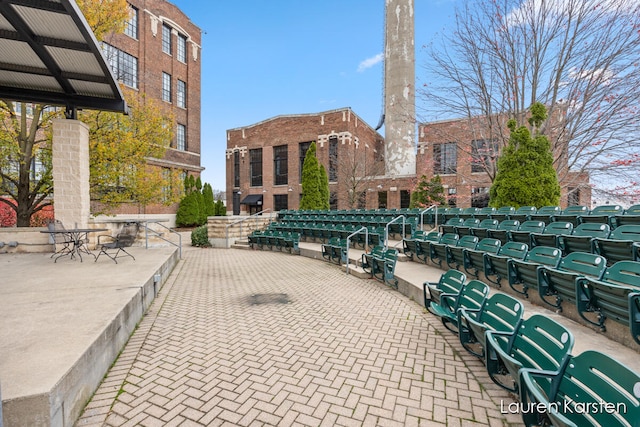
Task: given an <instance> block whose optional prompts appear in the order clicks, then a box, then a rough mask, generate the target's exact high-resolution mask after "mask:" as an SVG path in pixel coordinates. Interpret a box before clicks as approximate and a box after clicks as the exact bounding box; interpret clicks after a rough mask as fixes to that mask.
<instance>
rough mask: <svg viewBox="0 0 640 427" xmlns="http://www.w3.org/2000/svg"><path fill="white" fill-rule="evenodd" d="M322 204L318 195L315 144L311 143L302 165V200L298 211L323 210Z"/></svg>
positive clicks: (318, 177)
mask: <svg viewBox="0 0 640 427" xmlns="http://www.w3.org/2000/svg"><path fill="white" fill-rule="evenodd" d="M323 206H324V203H323V201H322V195H321V194H320V169H319V167H318V159H317V158H316V143H315V142H313V143H311V146H309V149H308V150H307V154H306V155H305V157H304V163H303V164H302V198H301V199H300V209H303V210H319V209H323Z"/></svg>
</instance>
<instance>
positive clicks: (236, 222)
mask: <svg viewBox="0 0 640 427" xmlns="http://www.w3.org/2000/svg"><path fill="white" fill-rule="evenodd" d="M264 212H270V214H269V221H271V214H272V211H271V208H268V209H265V210H262V211H260V212H256V213H254V214H253V215H249V216H248V217H246V218H242V219H239V220H238V221H234V222H232V223H231V224H227V225H226V226H225V228H226V230H225V240H226V246H227V247H229V228H231V227H233V226H234V225H236V224H240V236H242V223H243V222H245V221H247V220H249V219H251V218H252V217H255V218H254V219H255V222H256V229H257V228H258V226H257V224H258V215H260V214H262V213H264Z"/></svg>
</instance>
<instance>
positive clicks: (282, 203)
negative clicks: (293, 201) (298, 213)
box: [273, 194, 289, 212]
mask: <svg viewBox="0 0 640 427" xmlns="http://www.w3.org/2000/svg"><path fill="white" fill-rule="evenodd" d="M285 209H289V195H288V194H274V195H273V210H274V211H276V212H278V211H283V210H285Z"/></svg>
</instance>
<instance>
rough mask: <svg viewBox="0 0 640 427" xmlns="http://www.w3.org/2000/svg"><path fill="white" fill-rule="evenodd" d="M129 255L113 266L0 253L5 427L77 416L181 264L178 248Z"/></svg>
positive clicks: (65, 421)
mask: <svg viewBox="0 0 640 427" xmlns="http://www.w3.org/2000/svg"><path fill="white" fill-rule="evenodd" d="M130 252H131V253H132V254H133V255H134V256H135V258H136V259H135V261H134V260H133V259H131V258H128V257H127V258H122V259H118V264H115V263H114V262H113V261H111V260H110V259H108V258H105V257H102V258H100V259H99V261H98V262H97V263H96V262H94V261H93V257H90V256H85V260H84V262H79V261H78V260H71V259H66V258H62V259H59V260H58V262H57V263H55V264H54V262H53V260H52V259H51V258H50V254H42V253H38V254H4V255H0V272H1V273H0V277H1V279H0V313H2V316H1V317H0V343H2V345H1V346H0V384H1V387H2V404H3V418H4V427H14V426H29V427H32V426H67V425H71V424H72V423H73V422H74V421H75V420H76V419H77V417H78V416H79V414H80V413H81V411H82V409H83V407H84V405H85V404H86V402H87V401H88V400H89V399H90V397H91V396H92V394H93V392H94V390H95V389H96V388H97V386H98V385H99V384H100V381H101V380H102V378H103V376H104V375H105V373H106V372H107V370H108V368H109V366H111V364H112V363H113V361H114V360H115V359H116V357H117V356H118V354H119V352H120V351H121V349H122V347H123V346H124V344H125V343H126V342H127V340H128V339H129V336H130V335H131V333H132V331H133V330H134V329H135V326H136V324H137V323H138V322H139V321H140V319H141V318H142V316H143V314H144V312H145V311H146V309H147V308H148V307H149V305H150V304H151V302H152V301H153V299H154V297H155V295H156V293H157V292H158V290H159V288H160V286H161V285H162V283H163V282H164V281H165V280H166V278H167V277H168V276H169V274H170V273H171V271H172V270H173V268H174V266H175V265H176V263H177V262H178V261H179V257H178V250H177V249H176V248H153V249H149V250H145V249H144V248H135V247H134V248H131V251H130ZM154 278H155V281H154Z"/></svg>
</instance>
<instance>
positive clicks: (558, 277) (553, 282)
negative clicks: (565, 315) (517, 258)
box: [538, 252, 606, 309]
mask: <svg viewBox="0 0 640 427" xmlns="http://www.w3.org/2000/svg"><path fill="white" fill-rule="evenodd" d="M605 269H606V260H605V259H604V258H603V257H601V256H599V255H595V254H590V253H586V252H572V253H570V254H569V255H567V256H566V257H564V258H562V260H561V261H560V264H558V267H557V268H551V267H547V266H543V267H541V268H540V269H539V270H538V292H539V294H540V298H541V299H542V300H543V301H544V302H545V303H547V304H549V305H551V306H552V307H555V308H559V309H562V306H561V304H562V302H563V301H569V302H570V303H575V302H576V294H577V292H578V291H577V286H578V284H577V283H576V281H577V279H579V278H581V277H584V276H590V277H593V278H595V279H600V278H601V277H602V275H603V274H604V272H605Z"/></svg>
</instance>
